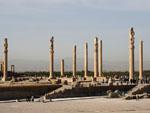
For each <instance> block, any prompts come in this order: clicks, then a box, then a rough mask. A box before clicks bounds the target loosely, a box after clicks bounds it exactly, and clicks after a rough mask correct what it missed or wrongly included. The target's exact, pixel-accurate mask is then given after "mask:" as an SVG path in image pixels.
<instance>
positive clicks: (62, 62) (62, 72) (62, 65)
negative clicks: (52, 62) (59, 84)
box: [61, 59, 65, 77]
mask: <svg viewBox="0 0 150 113" xmlns="http://www.w3.org/2000/svg"><path fill="white" fill-rule="evenodd" d="M64 70H65V68H64V59H62V60H61V77H63V76H64Z"/></svg>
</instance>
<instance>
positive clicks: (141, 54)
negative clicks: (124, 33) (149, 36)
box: [139, 40, 143, 81]
mask: <svg viewBox="0 0 150 113" xmlns="http://www.w3.org/2000/svg"><path fill="white" fill-rule="evenodd" d="M139 80H140V81H142V80H143V41H142V40H141V41H140V46H139Z"/></svg>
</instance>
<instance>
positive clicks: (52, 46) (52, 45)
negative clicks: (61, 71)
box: [49, 37, 54, 78]
mask: <svg viewBox="0 0 150 113" xmlns="http://www.w3.org/2000/svg"><path fill="white" fill-rule="evenodd" d="M49 78H54V37H52V38H51V40H50V75H49Z"/></svg>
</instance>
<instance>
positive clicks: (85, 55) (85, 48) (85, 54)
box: [84, 43, 88, 79]
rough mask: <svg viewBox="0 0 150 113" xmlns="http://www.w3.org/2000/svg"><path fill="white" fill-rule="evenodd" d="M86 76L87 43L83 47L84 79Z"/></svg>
mask: <svg viewBox="0 0 150 113" xmlns="http://www.w3.org/2000/svg"><path fill="white" fill-rule="evenodd" d="M87 76H88V43H85V46H84V79H86V78H87Z"/></svg>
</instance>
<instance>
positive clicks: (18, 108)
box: [0, 97, 150, 113]
mask: <svg viewBox="0 0 150 113" xmlns="http://www.w3.org/2000/svg"><path fill="white" fill-rule="evenodd" d="M0 113H150V99H142V100H138V101H137V100H128V101H127V100H123V99H106V98H100V97H90V98H76V99H65V100H63V99H59V100H54V101H53V102H47V103H41V102H0Z"/></svg>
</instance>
